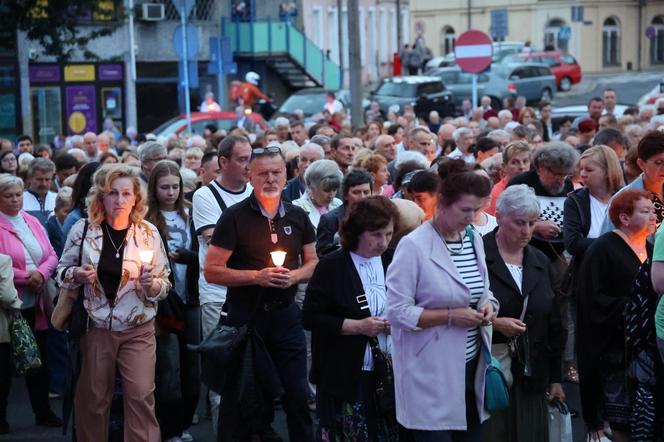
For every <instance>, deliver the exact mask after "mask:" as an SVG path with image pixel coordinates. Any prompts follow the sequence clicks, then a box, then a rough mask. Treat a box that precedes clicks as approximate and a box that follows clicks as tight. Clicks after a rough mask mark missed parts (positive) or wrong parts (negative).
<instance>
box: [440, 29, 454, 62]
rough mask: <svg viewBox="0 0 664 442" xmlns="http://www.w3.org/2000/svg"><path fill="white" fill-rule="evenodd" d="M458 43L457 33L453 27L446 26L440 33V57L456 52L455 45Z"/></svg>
mask: <svg viewBox="0 0 664 442" xmlns="http://www.w3.org/2000/svg"><path fill="white" fill-rule="evenodd" d="M455 42H456V33H455V32H454V28H453V27H452V26H445V27H443V29H442V30H441V31H440V55H442V56H445V55H447V54H449V53H450V52H454V43H455Z"/></svg>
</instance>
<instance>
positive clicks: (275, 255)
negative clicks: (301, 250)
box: [270, 250, 286, 267]
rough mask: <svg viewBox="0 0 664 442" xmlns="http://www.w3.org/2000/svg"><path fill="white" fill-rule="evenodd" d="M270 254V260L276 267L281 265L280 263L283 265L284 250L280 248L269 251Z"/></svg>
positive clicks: (284, 258) (284, 259)
mask: <svg viewBox="0 0 664 442" xmlns="http://www.w3.org/2000/svg"><path fill="white" fill-rule="evenodd" d="M270 256H271V257H272V262H273V263H274V265H275V266H277V267H281V266H282V265H284V261H286V252H283V251H281V250H275V251H274V252H270Z"/></svg>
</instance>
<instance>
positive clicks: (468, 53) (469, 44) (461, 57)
mask: <svg viewBox="0 0 664 442" xmlns="http://www.w3.org/2000/svg"><path fill="white" fill-rule="evenodd" d="M492 55H493V45H492V44H491V37H489V36H488V35H487V34H485V33H484V32H482V31H478V30H476V29H471V30H469V31H466V32H464V33H463V34H461V35H460V36H459V38H457V40H456V43H455V47H454V57H455V58H456V62H457V64H458V65H459V67H461V69H462V70H463V71H464V72H470V73H478V72H482V71H483V70H485V69H486V68H488V67H489V65H491V56H492Z"/></svg>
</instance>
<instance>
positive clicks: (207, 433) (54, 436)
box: [0, 378, 584, 442]
mask: <svg viewBox="0 0 664 442" xmlns="http://www.w3.org/2000/svg"><path fill="white" fill-rule="evenodd" d="M565 393H566V394H567V403H568V405H569V407H570V408H571V409H574V410H578V409H579V408H580V404H579V389H578V386H577V385H573V384H565ZM51 404H52V406H53V410H54V411H55V412H56V414H58V415H61V408H62V401H61V400H54V401H52V402H51ZM203 415H204V406H203V401H201V406H200V407H199V416H200V421H199V423H198V425H195V426H193V427H192V428H191V429H190V431H191V434H192V436H193V437H194V441H196V442H214V441H215V440H216V439H215V436H214V434H213V433H212V421H210V420H209V419H206V418H203V417H202V416H203ZM7 420H8V421H9V424H10V425H11V428H12V433H11V434H8V435H4V436H0V441H13V442H39V441H49V442H65V441H68V440H71V439H70V438H69V437H65V436H62V432H61V430H60V429H44V428H40V427H36V426H35V425H34V417H33V414H32V410H31V409H30V402H29V401H28V393H27V390H26V388H25V382H24V380H23V378H19V379H16V380H15V381H14V382H13V383H12V391H11V394H10V396H9V407H8V411H7ZM572 426H573V430H574V440H575V441H582V440H584V439H583V422H582V421H581V418H580V417H578V418H575V419H572ZM274 429H275V430H276V432H277V433H278V434H279V435H280V436H281V437H282V438H283V440H284V442H286V441H288V432H287V430H286V422H285V415H284V413H283V411H281V410H279V412H278V413H277V414H276V417H275V423H274Z"/></svg>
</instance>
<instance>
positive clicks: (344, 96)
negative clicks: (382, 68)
mask: <svg viewBox="0 0 664 442" xmlns="http://www.w3.org/2000/svg"><path fill="white" fill-rule="evenodd" d="M330 92H333V93H334V96H335V97H336V99H337V100H339V101H340V102H341V104H343V106H344V108H345V109H349V108H350V92H349V91H348V89H341V90H338V91H333V90H330V89H325V88H321V87H312V88H306V89H300V90H299V91H297V92H295V93H294V94H292V95H291V96H290V97H288V98H287V99H286V101H284V102H283V103H281V106H279V108H278V109H277V112H275V114H274V115H272V118H271V119H270V120H271V121H274V120H275V119H276V118H277V117H287V118H293V117H294V115H295V111H297V110H298V109H299V110H302V112H303V113H304V118H308V117H310V116H312V115H315V114H317V113H319V112H322V111H323V108H324V107H325V100H326V98H327V94H328V93H330Z"/></svg>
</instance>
